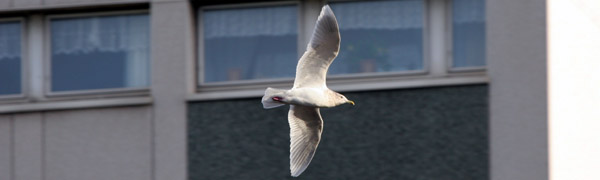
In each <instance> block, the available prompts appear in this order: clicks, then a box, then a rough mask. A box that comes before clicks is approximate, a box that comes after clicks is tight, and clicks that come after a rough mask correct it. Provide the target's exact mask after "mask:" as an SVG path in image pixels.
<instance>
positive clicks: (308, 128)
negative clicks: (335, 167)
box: [288, 105, 323, 177]
mask: <svg viewBox="0 0 600 180" xmlns="http://www.w3.org/2000/svg"><path fill="white" fill-rule="evenodd" d="M288 122H289V123H290V172H291V173H292V176H294V177H298V176H299V175H300V174H301V173H302V172H304V170H306V167H308V164H310V161H311V160H312V158H313V156H314V155H315V151H316V150H317V146H318V145H319V141H320V140H321V132H322V131H323V119H322V118H321V114H320V113H319V108H315V107H308V106H299V105H290V111H289V113H288Z"/></svg>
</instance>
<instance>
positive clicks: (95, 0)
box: [44, 0, 149, 6]
mask: <svg viewBox="0 0 600 180" xmlns="http://www.w3.org/2000/svg"><path fill="white" fill-rule="evenodd" d="M127 2H149V0H44V5H45V6H54V5H65V4H77V5H86V4H89V5H94V4H107V3H127Z"/></svg>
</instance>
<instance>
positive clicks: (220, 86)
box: [196, 0, 431, 92]
mask: <svg viewBox="0 0 600 180" xmlns="http://www.w3.org/2000/svg"><path fill="white" fill-rule="evenodd" d="M353 1H356V0H330V1H326V2H323V3H321V2H320V3H319V4H320V5H321V6H322V5H323V4H326V3H328V2H334V3H337V2H353ZM423 1H424V6H423V31H422V42H423V52H422V53H423V54H422V55H423V68H422V69H419V70H407V71H391V72H369V73H351V74H336V75H328V76H327V80H328V81H331V82H335V81H347V80H352V79H357V78H358V79H378V78H389V77H396V76H404V77H412V76H420V75H426V74H428V73H430V64H431V60H430V56H429V55H428V54H429V49H428V47H429V42H428V39H429V37H428V36H429V35H428V31H427V29H428V20H427V19H428V13H427V2H426V1H427V0H423ZM277 5H297V6H298V41H297V42H298V52H297V53H298V59H299V58H300V57H301V56H302V54H304V52H305V50H306V46H307V44H308V42H309V41H310V35H311V34H312V30H310V31H309V32H308V34H309V35H307V36H304V35H305V34H307V32H304V31H305V28H306V27H307V26H308V27H314V24H315V23H316V22H314V20H313V21H312V22H311V24H303V23H302V21H303V20H304V19H305V18H306V14H304V13H303V11H306V10H305V9H303V8H306V5H304V4H302V3H300V2H298V1H281V2H257V3H244V4H227V5H211V6H201V7H200V8H198V10H199V12H198V17H197V18H198V28H197V29H198V30H197V32H198V58H197V62H198V65H197V66H198V67H197V71H196V73H197V76H196V78H198V79H197V80H196V89H197V91H198V92H204V91H220V90H227V89H231V88H241V89H252V88H253V87H256V86H260V87H263V86H265V85H271V86H285V85H289V84H292V83H293V81H294V77H288V78H270V79H250V80H235V81H222V82H210V83H206V82H204V77H203V76H204V68H205V65H204V62H205V58H204V41H203V40H204V37H203V33H204V32H203V23H202V13H203V11H205V10H207V9H208V10H212V9H235V8H247V7H269V6H277ZM318 11H320V8H319V9H318ZM315 20H316V19H315Z"/></svg>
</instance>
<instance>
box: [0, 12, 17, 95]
mask: <svg viewBox="0 0 600 180" xmlns="http://www.w3.org/2000/svg"><path fill="white" fill-rule="evenodd" d="M9 94H21V22H0V95H9Z"/></svg>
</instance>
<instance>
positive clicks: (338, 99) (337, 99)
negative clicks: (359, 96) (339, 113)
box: [333, 93, 354, 106]
mask: <svg viewBox="0 0 600 180" xmlns="http://www.w3.org/2000/svg"><path fill="white" fill-rule="evenodd" d="M333 100H334V101H335V105H336V106H337V105H342V104H346V103H348V104H352V105H354V101H351V100H349V99H348V98H346V96H344V95H342V94H340V93H335V96H334V99H333Z"/></svg>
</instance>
